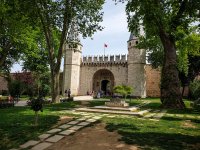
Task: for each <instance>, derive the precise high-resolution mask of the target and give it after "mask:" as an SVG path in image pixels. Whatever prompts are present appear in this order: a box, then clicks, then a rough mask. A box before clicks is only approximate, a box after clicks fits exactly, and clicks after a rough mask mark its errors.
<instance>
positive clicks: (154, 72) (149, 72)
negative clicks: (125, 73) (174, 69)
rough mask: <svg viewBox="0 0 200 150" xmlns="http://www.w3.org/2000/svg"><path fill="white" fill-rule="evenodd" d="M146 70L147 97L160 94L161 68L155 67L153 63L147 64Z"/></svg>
mask: <svg viewBox="0 0 200 150" xmlns="http://www.w3.org/2000/svg"><path fill="white" fill-rule="evenodd" d="M145 72H146V93H147V97H159V96H160V79H161V72H160V69H154V68H152V66H151V65H145Z"/></svg>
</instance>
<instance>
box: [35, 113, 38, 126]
mask: <svg viewBox="0 0 200 150" xmlns="http://www.w3.org/2000/svg"><path fill="white" fill-rule="evenodd" d="M37 125H38V111H35V126H37Z"/></svg>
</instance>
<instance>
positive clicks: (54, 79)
mask: <svg viewBox="0 0 200 150" xmlns="http://www.w3.org/2000/svg"><path fill="white" fill-rule="evenodd" d="M59 78H60V73H59V72H55V71H52V72H51V84H52V88H51V89H52V92H51V94H52V102H53V103H59V102H60V97H59V95H60V88H59Z"/></svg>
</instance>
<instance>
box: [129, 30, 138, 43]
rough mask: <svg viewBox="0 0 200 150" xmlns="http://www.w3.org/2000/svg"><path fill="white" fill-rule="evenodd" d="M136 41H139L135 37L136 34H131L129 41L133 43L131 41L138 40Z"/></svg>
mask: <svg viewBox="0 0 200 150" xmlns="http://www.w3.org/2000/svg"><path fill="white" fill-rule="evenodd" d="M136 39H138V38H137V37H136V36H135V34H133V33H132V32H131V34H130V37H129V41H131V40H136Z"/></svg>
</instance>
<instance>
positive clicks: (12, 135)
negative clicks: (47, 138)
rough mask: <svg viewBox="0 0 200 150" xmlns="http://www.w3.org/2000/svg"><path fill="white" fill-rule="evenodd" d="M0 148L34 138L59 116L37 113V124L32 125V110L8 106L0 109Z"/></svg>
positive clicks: (48, 127) (33, 118)
mask: <svg viewBox="0 0 200 150" xmlns="http://www.w3.org/2000/svg"><path fill="white" fill-rule="evenodd" d="M0 115H1V121H0V135H1V140H0V149H2V150H6V149H10V148H13V147H18V146H19V145H21V144H23V143H25V142H26V141H28V140H31V139H36V138H37V137H38V136H39V135H40V134H42V133H44V132H45V131H47V130H49V129H50V128H51V127H52V126H53V125H54V124H56V122H57V121H58V119H59V116H53V115H48V114H45V113H39V120H38V123H39V124H38V126H35V125H34V121H35V116H34V112H33V111H32V110H30V109H29V108H14V109H12V108H10V109H7V110H5V109H4V111H2V110H1V111H0Z"/></svg>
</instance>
